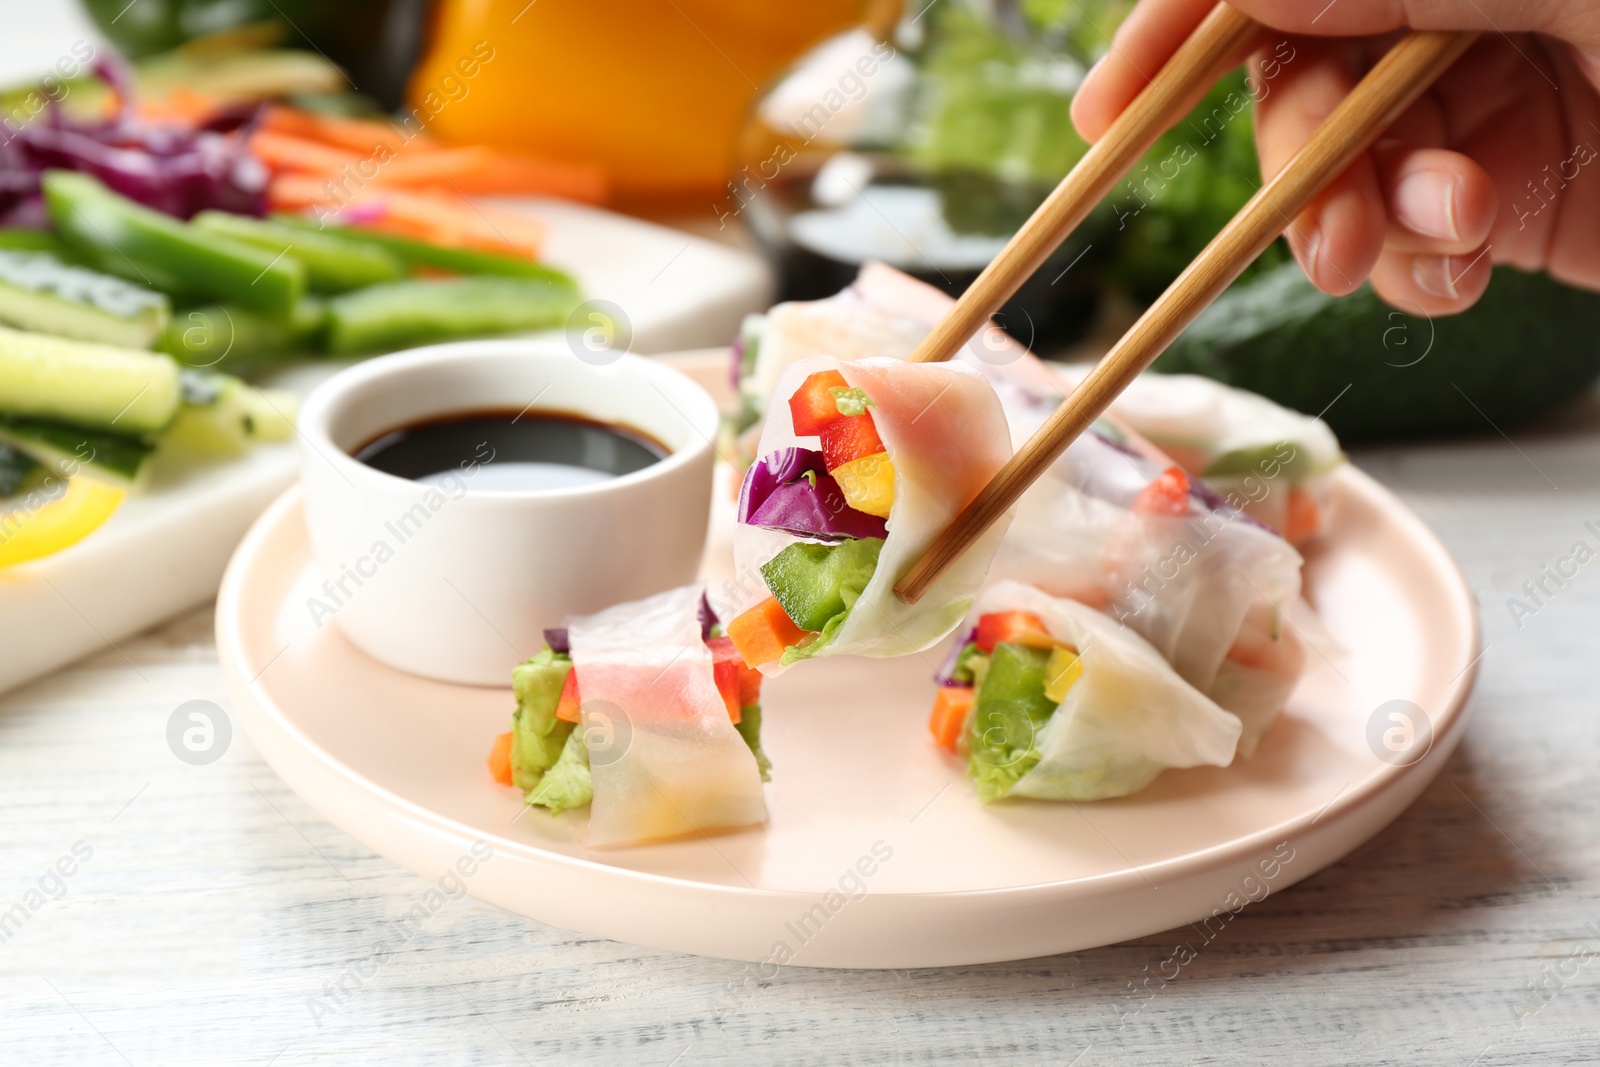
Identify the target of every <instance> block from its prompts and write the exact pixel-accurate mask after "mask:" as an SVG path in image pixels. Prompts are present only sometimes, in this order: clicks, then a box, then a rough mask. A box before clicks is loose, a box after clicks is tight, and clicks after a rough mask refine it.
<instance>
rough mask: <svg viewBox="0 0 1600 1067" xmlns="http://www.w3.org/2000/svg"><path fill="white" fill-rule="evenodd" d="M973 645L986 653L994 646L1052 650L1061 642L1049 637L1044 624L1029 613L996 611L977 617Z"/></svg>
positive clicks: (991, 650)
mask: <svg viewBox="0 0 1600 1067" xmlns="http://www.w3.org/2000/svg"><path fill="white" fill-rule="evenodd" d="M975 643H976V644H977V646H978V651H979V652H984V653H988V652H993V651H994V646H995V645H1027V646H1028V647H1029V648H1054V647H1055V646H1056V645H1059V644H1060V643H1061V642H1059V641H1057V640H1056V639H1055V638H1053V637H1051V636H1050V631H1049V630H1046V629H1045V627H1044V622H1043V621H1042V620H1041V619H1040V618H1039V616H1037V615H1035V614H1034V613H1033V612H1031V611H996V612H991V613H990V614H988V615H980V616H978V636H977V638H976V639H975Z"/></svg>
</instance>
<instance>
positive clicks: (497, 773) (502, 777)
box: [489, 733, 511, 785]
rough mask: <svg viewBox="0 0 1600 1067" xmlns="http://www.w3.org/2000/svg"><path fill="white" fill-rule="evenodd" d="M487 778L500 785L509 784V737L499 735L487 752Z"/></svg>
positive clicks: (507, 734)
mask: <svg viewBox="0 0 1600 1067" xmlns="http://www.w3.org/2000/svg"><path fill="white" fill-rule="evenodd" d="M489 777H491V778H493V779H494V780H495V781H497V782H499V783H500V784H501V785H510V784H511V735H510V734H509V733H504V734H501V735H500V736H499V737H497V738H495V739H494V747H493V748H491V749H490V750H489Z"/></svg>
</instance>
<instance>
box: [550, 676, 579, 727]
mask: <svg viewBox="0 0 1600 1067" xmlns="http://www.w3.org/2000/svg"><path fill="white" fill-rule="evenodd" d="M582 709H583V698H582V697H581V696H579V695H578V669H577V668H576V667H569V668H568V669H567V680H566V681H565V682H562V683H561V699H560V700H558V701H556V718H558V719H560V720H561V721H562V722H582V721H583V710H582Z"/></svg>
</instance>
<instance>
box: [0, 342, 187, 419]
mask: <svg viewBox="0 0 1600 1067" xmlns="http://www.w3.org/2000/svg"><path fill="white" fill-rule="evenodd" d="M179 399H180V390H179V385H178V365H177V364H176V363H175V362H173V360H172V358H171V357H170V356H164V355H157V354H156V353H154V352H139V351H136V350H134V349H131V348H118V347H114V346H111V345H102V344H95V343H92V342H89V341H74V340H70V339H68V338H65V337H47V336H45V335H44V334H38V333H23V332H21V331H19V330H8V329H6V328H4V327H0V413H3V414H5V415H8V416H14V417H22V418H38V419H51V420H58V421H61V422H70V423H72V424H74V425H78V426H84V427H92V428H96V429H101V430H108V431H110V432H111V433H114V434H128V435H136V434H144V433H154V432H156V431H158V430H161V429H163V428H164V427H165V426H166V425H167V423H169V422H171V421H172V417H173V416H174V415H175V414H177V411H178V402H179Z"/></svg>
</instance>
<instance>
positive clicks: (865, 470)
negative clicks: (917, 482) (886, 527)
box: [828, 452, 894, 519]
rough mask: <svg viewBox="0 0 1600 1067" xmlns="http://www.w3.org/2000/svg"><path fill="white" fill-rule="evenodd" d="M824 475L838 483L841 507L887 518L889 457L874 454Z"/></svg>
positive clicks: (890, 501)
mask: <svg viewBox="0 0 1600 1067" xmlns="http://www.w3.org/2000/svg"><path fill="white" fill-rule="evenodd" d="M828 473H829V474H831V475H833V480H834V481H836V482H838V483H839V491H840V492H842V493H843V494H844V499H845V503H847V504H849V505H850V506H851V507H853V508H855V509H856V510H857V511H864V512H866V513H867V514H868V515H876V516H878V517H879V518H881V519H887V518H888V517H889V509H890V508H891V507H893V506H894V464H893V463H891V462H890V461H889V453H887V452H874V453H873V454H872V455H870V456H862V457H861V458H860V459H853V460H851V461H850V462H849V463H841V464H839V466H837V467H835V468H833V470H831V471H829V472H828Z"/></svg>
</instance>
